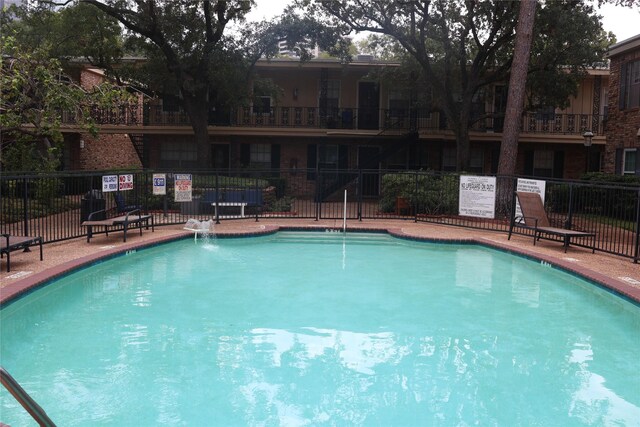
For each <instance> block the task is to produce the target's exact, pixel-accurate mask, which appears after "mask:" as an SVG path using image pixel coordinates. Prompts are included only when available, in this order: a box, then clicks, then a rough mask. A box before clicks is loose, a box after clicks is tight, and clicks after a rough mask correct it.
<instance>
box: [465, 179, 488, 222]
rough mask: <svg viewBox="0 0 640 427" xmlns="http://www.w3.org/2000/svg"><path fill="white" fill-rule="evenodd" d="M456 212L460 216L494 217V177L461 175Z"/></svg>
mask: <svg viewBox="0 0 640 427" xmlns="http://www.w3.org/2000/svg"><path fill="white" fill-rule="evenodd" d="M459 196H460V197H459V202H458V212H459V214H460V215H462V216H473V217H477V218H494V217H495V214H496V178H495V177H494V176H465V175H463V176H461V177H460V193H459Z"/></svg>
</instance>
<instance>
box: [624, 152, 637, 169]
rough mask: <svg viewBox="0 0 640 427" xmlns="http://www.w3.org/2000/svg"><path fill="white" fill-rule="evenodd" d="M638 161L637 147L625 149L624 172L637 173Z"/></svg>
mask: <svg viewBox="0 0 640 427" xmlns="http://www.w3.org/2000/svg"><path fill="white" fill-rule="evenodd" d="M637 161H638V150H637V149H635V148H630V149H625V150H624V154H623V157H622V174H623V175H635V174H636V164H637V163H636V162H637Z"/></svg>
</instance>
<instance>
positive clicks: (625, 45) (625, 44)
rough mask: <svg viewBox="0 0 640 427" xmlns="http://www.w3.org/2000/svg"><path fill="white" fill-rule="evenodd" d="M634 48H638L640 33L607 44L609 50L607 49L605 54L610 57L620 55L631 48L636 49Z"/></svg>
mask: <svg viewBox="0 0 640 427" xmlns="http://www.w3.org/2000/svg"><path fill="white" fill-rule="evenodd" d="M636 48H640V34H637V35H635V36H633V37H629V38H628V39H626V40H622V41H621V42H619V43H616V44H613V45H611V46H609V50H608V51H607V56H608V57H609V58H610V57H612V56H615V55H620V54H622V53H625V52H627V51H629V50H631V49H636Z"/></svg>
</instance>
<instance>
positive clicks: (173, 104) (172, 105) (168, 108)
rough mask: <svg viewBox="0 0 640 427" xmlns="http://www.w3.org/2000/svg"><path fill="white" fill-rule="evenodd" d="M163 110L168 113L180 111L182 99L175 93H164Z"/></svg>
mask: <svg viewBox="0 0 640 427" xmlns="http://www.w3.org/2000/svg"><path fill="white" fill-rule="evenodd" d="M162 111H164V112H167V113H173V112H176V111H180V101H179V100H178V97H176V96H173V95H163V96H162Z"/></svg>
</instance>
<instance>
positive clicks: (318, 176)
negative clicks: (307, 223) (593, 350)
mask: <svg viewBox="0 0 640 427" xmlns="http://www.w3.org/2000/svg"><path fill="white" fill-rule="evenodd" d="M321 187H322V175H321V174H320V169H319V168H316V197H315V199H316V221H319V220H320V208H321V206H320V204H321V203H322V201H321V200H320V197H321Z"/></svg>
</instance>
